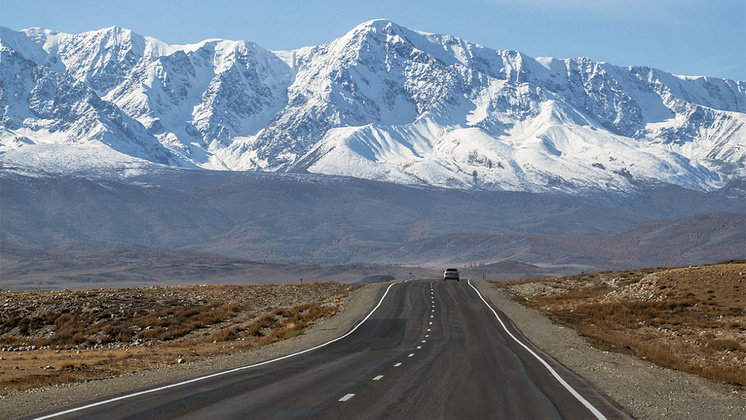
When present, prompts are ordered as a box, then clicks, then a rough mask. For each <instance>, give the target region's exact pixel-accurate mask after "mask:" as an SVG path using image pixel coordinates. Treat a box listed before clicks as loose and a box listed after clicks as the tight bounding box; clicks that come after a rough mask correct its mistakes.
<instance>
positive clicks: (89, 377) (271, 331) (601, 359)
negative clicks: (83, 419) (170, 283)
mask: <svg viewBox="0 0 746 420" xmlns="http://www.w3.org/2000/svg"><path fill="white" fill-rule="evenodd" d="M739 264H741V266H743V263H739ZM731 268H732V267H731ZM693 269H694V267H693ZM699 269H700V270H704V268H699ZM738 269H740V270H741V271H742V272H746V268H743V267H741V268H738ZM682 270H685V269H682ZM736 273H738V272H736ZM628 274H629V275H631V273H628ZM650 274H652V273H648V275H650ZM620 275H621V274H617V276H620ZM596 276H597V277H599V278H606V277H603V276H601V275H600V274H599V275H596ZM661 276H663V275H661ZM643 277H644V276H643ZM659 278H660V277H659ZM580 280H581V279H580V278H572V281H568V280H567V279H564V280H554V281H560V283H563V282H564V283H566V284H571V285H575V286H577V285H578V284H581V281H580ZM638 280H639V279H638ZM550 282H551V281H550V280H546V279H545V280H542V281H541V282H539V281H535V282H534V283H536V284H545V285H546V284H548V283H550ZM475 283H476V285H477V287H478V288H479V290H480V291H481V293H483V294H484V296H485V298H486V299H487V300H488V301H490V302H491V303H492V304H493V305H495V306H496V307H497V308H499V309H500V310H502V311H503V312H504V313H506V314H507V315H508V316H509V317H510V318H511V320H512V321H513V322H514V323H515V324H516V325H517V326H518V327H519V328H520V329H521V330H522V332H523V333H524V334H525V335H526V337H527V338H529V339H530V340H531V341H533V342H534V343H535V344H536V345H537V346H539V347H540V348H542V349H543V350H544V351H546V352H547V353H549V354H551V355H552V356H553V357H554V358H556V359H557V360H558V361H560V362H561V363H563V364H565V365H566V366H567V367H569V368H571V369H573V370H574V371H575V372H577V373H578V374H580V375H581V376H584V377H585V378H587V379H589V380H590V381H591V382H592V383H593V384H594V385H595V386H596V387H597V388H599V389H600V390H602V391H603V392H605V393H606V394H607V395H609V396H610V397H611V398H612V399H613V400H614V401H616V402H617V403H618V404H619V405H620V406H622V407H623V408H624V409H625V410H626V411H628V412H629V413H631V414H632V415H633V416H635V417H636V418H642V419H644V418H742V416H743V415H744V413H746V392H745V391H744V388H743V386H739V385H727V384H723V383H719V382H714V381H711V380H707V379H703V378H702V377H700V376H697V375H694V374H690V373H685V372H682V371H677V370H673V369H668V368H663V367H660V366H659V365H656V364H654V363H652V362H651V361H649V360H644V359H641V358H639V357H636V356H633V355H631V354H625V353H624V352H616V351H608V350H600V349H597V348H594V347H592V346H591V345H590V344H589V342H588V341H587V339H584V338H583V337H581V335H579V334H578V333H577V332H576V331H575V330H573V329H571V328H567V327H565V326H563V325H559V324H557V323H555V322H553V321H552V320H550V319H549V318H548V317H547V316H546V315H545V314H543V313H542V312H541V311H539V310H536V309H532V308H528V307H526V306H524V305H521V304H519V303H516V302H515V301H514V300H512V299H511V297H510V296H509V294H513V295H514V296H513V299H517V296H518V295H517V294H516V292H515V288H516V286H519V285H518V284H506V285H503V284H496V283H493V282H486V281H476V282H475ZM622 283H623V282H622ZM633 283H634V282H632V281H631V280H630V281H628V282H627V283H626V284H627V285H630V284H633ZM386 284H387V283H372V284H368V285H365V286H361V287H358V288H356V289H354V290H353V289H350V288H349V286H346V285H337V284H333V283H316V284H309V285H303V286H300V285H276V286H269V285H258V286H257V287H264V288H268V290H262V293H260V294H257V296H261V299H264V300H258V301H256V300H255V301H253V302H254V303H253V305H254V306H252V308H253V309H251V310H246V308H247V307H242V308H241V306H240V305H241V303H240V302H241V298H243V299H247V296H250V295H253V293H252V292H250V288H251V287H254V286H241V287H240V288H235V289H231V288H230V287H228V286H210V287H207V288H203V287H186V288H173V287H169V288H147V289H117V290H118V292H119V294H120V295H122V294H126V295H128V296H129V297H130V298H131V297H132V296H131V295H133V294H135V295H139V296H140V301H141V302H149V305H150V306H153V302H158V300H159V299H160V300H161V301H163V302H164V303H165V302H167V301H168V300H169V299H171V300H174V302H171V303H172V305H171V306H173V307H174V309H175V310H174V311H173V314H172V315H169V314H166V313H164V314H161V316H160V318H162V319H161V320H168V319H169V317H170V316H175V315H178V314H180V315H181V317H182V318H183V317H186V318H187V319H188V318H195V317H199V316H200V315H197V314H192V315H189V314H188V313H187V312H180V311H179V306H178V304H175V303H176V302H189V305H191V306H198V307H199V306H200V305H203V307H207V306H209V307H210V308H212V307H213V305H217V304H218V303H221V306H215V307H218V308H224V309H223V311H224V312H225V313H226V314H227V315H226V320H222V321H215V323H214V324H213V325H218V324H219V325H221V328H220V329H218V328H213V327H209V326H207V327H205V326H203V327H201V328H195V330H194V331H191V332H189V333H187V334H184V335H183V336H182V337H180V338H177V339H174V340H166V341H165V342H164V341H163V340H162V339H163V338H165V337H166V335H162V336H161V335H160V334H164V333H165V332H166V331H168V330H171V329H172V328H171V327H169V329H168V330H163V329H162V330H159V334H158V336H160V339H161V342H158V340H159V338H155V339H154V340H155V341H153V342H152V343H150V344H148V342H147V340H148V339H147V337H149V336H151V335H152V336H156V334H155V333H151V334H148V333H147V332H148V331H153V330H156V329H157V327H158V325H157V324H158V317H156V318H155V320H151V321H152V322H153V324H151V325H149V327H150V328H148V326H145V328H142V329H141V331H139V332H137V333H135V334H134V336H135V337H137V335H138V334H140V337H141V338H142V340H143V343H141V344H138V345H137V346H132V345H130V346H125V345H124V344H123V343H119V344H117V343H116V342H113V343H107V344H106V345H103V344H100V343H99V345H98V348H96V344H95V343H93V341H90V342H88V344H85V345H83V343H78V344H77V348H76V347H75V345H73V346H68V347H66V348H61V349H56V348H52V347H50V348H46V346H52V345H54V346H57V344H53V343H50V344H46V346H45V345H43V343H41V342H39V346H37V348H36V349H35V350H34V349H29V345H33V344H30V343H26V345H23V346H22V345H21V343H19V342H16V343H15V344H13V345H12V346H13V351H7V350H8V349H9V347H10V346H11V344H9V341H10V340H9V337H11V336H13V335H16V336H17V334H15V333H13V332H5V333H3V334H2V335H1V336H0V339H2V340H3V342H4V343H5V344H2V346H3V348H5V349H6V351H5V352H2V353H0V355H2V360H0V364H1V365H0V372H3V374H2V375H1V377H0V384H1V387H2V389H3V390H2V394H1V395H0V413H2V415H0V417H3V418H5V417H7V418H13V417H17V416H22V415H26V414H29V413H33V412H35V411H38V410H40V409H44V408H48V407H55V406H62V405H65V404H71V403H75V402H76V401H83V400H87V399H90V398H94V397H96V396H98V395H107V394H114V393H123V392H127V391H132V390H137V389H142V388H145V387H147V388H150V387H154V386H157V385H161V384H165V383H170V382H175V381H177V380H183V379H185V378H189V377H195V376H200V375H205V374H208V373H212V372H216V371H220V370H226V369H230V368H234V367H238V366H244V365H247V364H251V363H254V362H257V361H261V360H267V359H270V358H273V357H277V356H279V355H282V354H289V353H291V352H293V351H297V350H299V349H302V348H308V347H311V346H313V345H315V344H317V343H320V342H323V341H325V340H328V339H330V338H333V337H336V336H339V335H341V334H342V333H344V331H346V330H347V329H349V328H350V327H351V326H352V325H353V324H354V323H356V322H357V321H358V320H359V319H361V318H362V317H363V316H364V315H365V314H366V313H367V311H369V310H370V308H371V307H372V306H373V303H374V301H375V299H376V296H377V295H380V293H381V291H382V289H381V287H382V286H384V285H386ZM521 284H523V286H520V287H523V288H524V289H525V290H544V292H543V293H545V294H547V293H546V290H548V289H546V287H544V288H543V289H540V288H538V287H533V286H526V285H527V284H531V283H530V282H524V283H521ZM641 284H642V283H641ZM656 284H658V283H656ZM505 286H507V287H508V289H506V288H505ZM301 287H302V288H307V289H300V288H301ZM520 287H519V289H520ZM555 287H557V286H555ZM681 287H683V285H682V286H681ZM641 289H645V288H644V287H641ZM257 290H258V289H257ZM594 290H595V289H594ZM708 290H709V289H706V290H704V291H705V292H708ZM309 291H313V292H312V293H304V292H309ZM506 292H508V293H506ZM44 293H47V294H49V295H50V296H54V295H55V294H59V293H62V292H3V295H2V300H0V304H2V305H5V303H8V304H9V305H6V306H0V313H1V315H2V317H3V319H4V320H5V319H9V317H10V315H9V312H8V308H9V307H12V308H16V309H14V310H16V311H19V310H21V308H23V309H24V310H30V309H29V308H31V307H32V305H31V304H30V302H31V301H29V300H22V299H20V296H21V294H26V295H24V296H26V297H25V298H24V299H32V298H31V296H35V297H33V299H39V296H41V295H43V294H44ZM65 293H73V294H78V295H82V294H84V293H85V292H71V291H68V292H65ZM88 293H99V295H97V299H98V302H100V304H98V305H88V306H89V308H90V309H91V310H90V311H89V312H90V313H94V312H93V309H94V308H97V307H99V308H100V309H99V310H98V311H97V312H95V313H102V312H104V313H106V314H107V315H108V317H109V318H110V319H112V313H114V312H115V311H113V310H110V309H107V308H108V306H107V305H106V300H105V299H102V297H105V296H108V297H109V298H110V300H115V299H111V297H112V296H115V295H116V293H114V292H113V291H112V290H109V291H88ZM554 293H555V294H559V293H558V292H557V291H555V292H554ZM717 293H718V290H716V296H718V294H717ZM107 294H108V295H107ZM303 295H309V296H310V298H309V299H308V301H305V300H302V299H301V298H299V296H303ZM737 295H739V296H743V293H742V292H740V294H737ZM228 296H236V297H238V299H236V301H235V302H234V304H237V305H239V306H238V307H237V308H234V310H235V313H232V314H231V312H232V311H231V308H230V306H229V307H225V305H226V304H228V303H229V302H227V301H226V302H223V300H225V299H227V298H228ZM120 297H123V296H120ZM80 298H81V299H83V296H81V297H80ZM148 299H155V301H149V300H148ZM221 299H223V300H221ZM16 300H17V301H18V302H19V303H21V302H22V304H19V305H16V304H13V305H11V304H10V303H11V302H15V301H16ZM130 300H131V299H130ZM517 300H519V301H520V300H521V299H517ZM91 302H93V301H91ZM200 302H203V303H200ZM216 302H217V303H216ZM278 302H290V304H281V303H278ZM313 302H319V303H320V305H319V306H317V307H316V308H318V309H324V308H326V309H328V310H331V312H329V311H315V310H312V309H311V308H312V306H311V305H309V303H313ZM205 305H207V306H205ZM77 306H79V307H86V305H85V304H78V305H77ZM38 307H39V308H41V307H43V305H39V306H38ZM239 308H241V310H238V309H239ZM63 309H64V308H63ZM67 309H68V312H67V313H74V310H73V307H68V308H67ZM3 311H4V312H3ZM107 311H108V312H107ZM125 312H126V311H125ZM208 312H209V311H208ZM242 312H247V313H250V315H251V316H248V315H247V316H243V315H241V316H239V315H236V314H237V313H242ZM303 312H306V313H311V312H313V313H314V314H315V315H318V316H319V317H318V318H317V319H316V320H315V321H309V320H308V319H307V320H306V321H303V319H302V316H301V315H302V313H303ZM332 312H336V314H335V315H334V316H332V317H328V315H329V314H331V313H332ZM41 315H42V314H41V313H37V314H36V315H35V316H36V318H39V319H41V318H42V316H41ZM267 315H271V317H272V318H274V319H275V321H276V325H275V327H277V328H272V327H270V326H266V327H261V328H260V329H259V330H258V331H260V332H261V334H262V335H261V336H259V335H257V336H253V337H254V338H257V340H254V341H252V338H251V337H252V335H251V334H252V332H257V330H256V329H252V328H253V327H252V326H256V325H257V321H259V320H260V319H262V318H264V320H265V321H268V317H267ZM315 315H314V316H315ZM59 317H60V316H58V317H56V318H55V321H57V320H58V319H59ZM312 317H313V316H312ZM32 318H33V316H32V317H30V318H27V319H32ZM46 318H51V317H46ZM46 318H44V319H46ZM65 318H66V317H65ZM114 318H116V315H115V317H114ZM146 318H147V317H146ZM141 320H142V319H141ZM231 320H233V321H231ZM64 321H65V320H64V319H62V320H59V322H58V324H62V326H55V327H52V326H49V327H48V329H49V330H50V331H51V330H53V329H54V330H55V331H60V330H61V329H62V327H63V326H64V325H65V324H64ZM192 321H195V320H194V319H192ZM39 322H41V321H39ZM231 322H232V323H231ZM304 322H308V324H310V323H314V324H315V325H314V326H313V327H311V328H308V329H305V330H303V333H302V334H301V333H300V332H299V331H300V329H299V328H296V326H297V325H298V324H303V323H304ZM647 322H649V321H647ZM221 323H224V324H221ZM291 324H296V325H291ZM53 325H57V324H54V323H53ZM134 325H135V324H134V323H133V324H131V325H130V327H129V328H130V329H131V330H132V331H134V330H135V329H136V328H139V327H141V326H139V324H138V326H137V327H135V326H134ZM175 325H176V324H174V326H175ZM195 325H198V323H197V324H195ZM739 325H740V324H739ZM161 326H162V325H161ZM232 327H236V328H235V329H232ZM28 328H29V330H33V328H32V325H31V323H30V324H29V325H28ZM104 328H105V327H102V328H101V329H102V330H103V329H104ZM174 328H175V327H174ZM17 330H18V326H16V327H15V330H14V331H16V332H17ZM219 330H221V331H231V330H232V331H234V333H235V334H236V336H234V337H230V336H229V335H226V336H224V337H222V338H221V337H217V335H216V334H219V333H220V331H219ZM294 331H295V332H294ZM580 331H581V334H583V332H582V330H580ZM710 331H711V330H710ZM741 331H742V330H741ZM102 335H103V334H102V333H101V332H98V333H92V334H90V335H89V336H87V337H86V339H87V340H88V339H92V338H93V337H96V336H99V337H101V336H102ZM73 336H74V334H73ZM71 337H72V336H71ZM156 337H157V336H156ZM16 338H17V337H16ZM280 338H289V339H286V340H282V341H278V342H273V341H276V340H277V339H280ZM179 340H191V341H188V342H186V341H184V342H182V344H185V345H183V346H182V347H179V345H175V343H176V342H178V341H179ZM73 341H74V340H73ZM168 341H172V342H171V343H169V342H168ZM270 342H273V343H272V344H270V345H262V344H269V343H270ZM91 343H93V345H92V346H91ZM59 345H60V346H63V345H62V344H61V343H60V344H59ZM117 345H118V346H119V348H117ZM250 347H253V348H252V349H251V350H247V349H248V348H250ZM191 350H194V351H191ZM729 351H735V350H729ZM78 352H80V353H78ZM144 353H148V354H149V357H151V359H150V360H151V364H149V365H148V364H144V363H143V360H145V359H144V358H143V354H144ZM228 353H230V354H228ZM627 353H629V352H627ZM221 354H222V355H221ZM48 357H51V358H52V359H48ZM62 359H64V361H62ZM178 359H183V362H184V363H179V360H178ZM58 361H60V362H58ZM123 361H128V363H132V364H130V365H126V367H123V366H124V365H122V363H123ZM15 366H18V369H15ZM66 366H67V367H66ZM741 366H743V365H741ZM22 373H25V374H27V376H26V378H25V379H22V378H20V377H19V376H17V375H20V374H22ZM62 373H64V374H65V375H69V376H68V377H67V378H66V379H65V380H64V381H63V380H61V379H62V378H63V376H64V375H63V374H62ZM75 374H78V375H79V376H77V377H76V376H75ZM45 375H47V376H48V377H51V378H56V379H55V380H47V382H46V383H48V384H50V383H57V384H56V385H48V386H45V387H41V388H38V387H39V386H41V385H43V384H44V381H43V380H40V379H39V378H41V377H43V376H45ZM13 378H15V379H13ZM96 378H108V379H98V380H96ZM65 381H70V382H71V383H60V382H65ZM76 381H77V382H76ZM81 381H82V382H81ZM28 388H33V389H28ZM23 389H26V390H23Z"/></svg>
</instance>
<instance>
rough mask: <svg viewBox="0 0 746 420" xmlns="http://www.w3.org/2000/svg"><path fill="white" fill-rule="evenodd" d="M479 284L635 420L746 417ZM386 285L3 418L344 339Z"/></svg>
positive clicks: (19, 398) (4, 400) (725, 397)
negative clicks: (301, 323) (316, 317)
mask: <svg viewBox="0 0 746 420" xmlns="http://www.w3.org/2000/svg"><path fill="white" fill-rule="evenodd" d="M473 283H474V284H475V285H476V287H477V288H478V289H479V291H480V292H481V293H482V294H483V296H484V297H485V299H487V300H488V301H489V302H491V303H492V304H493V305H494V306H495V307H497V308H499V309H500V310H501V311H503V312H504V313H505V314H506V315H507V316H508V317H510V318H511V320H512V321H513V322H514V323H515V325H516V326H517V327H518V328H519V329H520V330H521V331H522V332H523V334H524V335H525V336H526V337H527V338H528V339H529V340H531V341H532V342H533V343H534V344H536V345H537V346H538V347H540V348H541V349H543V350H544V351H546V352H547V353H549V354H551V355H552V356H553V357H554V358H555V359H556V360H558V361H559V362H560V363H562V364H564V365H565V366H567V367H568V368H570V369H572V370H573V371H575V372H576V373H578V374H579V375H581V376H583V377H584V378H586V379H588V380H589V381H591V382H592V383H593V384H594V385H595V386H596V387H597V388H598V389H600V390H602V391H603V392H605V393H606V394H607V395H609V396H610V397H611V398H612V399H614V400H615V401H616V402H617V403H618V404H619V405H621V406H622V407H623V408H624V409H625V410H627V411H628V412H629V413H631V414H632V415H633V416H634V417H636V418H639V419H654V418H655V419H657V418H676V419H695V418H696V419H700V418H710V419H729V418H737V419H741V418H744V415H745V414H746V400H743V399H740V398H738V397H737V396H736V395H735V391H736V388H734V387H729V386H725V385H720V384H717V383H713V382H711V381H707V380H705V379H702V378H699V377H697V376H695V375H691V374H687V373H683V372H678V371H673V370H669V369H663V368H660V367H657V366H655V365H653V364H650V363H648V362H646V361H644V360H640V359H637V358H635V357H632V356H628V355H622V354H616V353H610V352H605V351H601V350H597V349H594V348H592V347H591V346H590V345H589V344H588V343H587V342H586V341H585V340H583V339H582V338H581V337H580V336H578V334H577V333H576V332H575V331H574V330H571V329H568V328H563V327H561V326H558V325H556V324H553V323H552V322H551V321H549V320H548V319H547V318H546V317H544V316H543V315H542V314H541V313H539V312H538V311H535V310H532V309H528V308H526V307H524V306H521V305H520V304H517V303H515V302H513V301H512V300H510V298H508V297H507V296H506V295H505V293H503V291H502V290H500V289H499V288H498V287H497V286H495V285H494V284H492V283H489V282H484V281H474V282H473ZM388 284H390V283H388V282H387V283H374V284H368V285H365V286H364V287H362V288H360V289H358V290H356V291H355V292H353V293H351V294H350V295H349V296H347V297H346V298H345V299H344V301H343V303H342V305H341V307H340V309H339V311H338V312H337V314H336V315H335V316H334V317H332V318H329V319H326V320H324V321H321V322H319V323H317V324H316V325H314V326H313V327H312V328H310V329H309V330H308V331H307V332H306V333H305V334H303V335H301V336H298V337H296V338H293V339H290V340H286V341H282V342H278V343H274V344H271V345H268V346H263V347H258V348H255V349H252V350H250V351H246V352H241V353H238V354H234V355H230V356H221V357H216V358H210V359H206V360H202V361H198V362H193V363H187V364H183V365H171V366H168V367H164V368H160V369H155V370H151V371H146V372H140V373H136V374H129V375H123V376H118V377H115V378H110V379H104V380H96V381H88V382H83V383H75V384H65V385H56V386H49V387H45V388H40V389H35V390H31V391H27V392H22V393H18V394H11V395H6V396H4V397H0V418H15V417H19V416H25V415H29V414H32V413H35V412H39V411H42V410H47V409H51V408H54V407H63V406H66V405H70V404H79V403H81V402H83V401H89V400H92V399H95V398H98V397H101V396H106V395H123V394H126V393H131V392H135V391H138V390H142V389H148V388H154V387H158V386H162V385H166V384H169V383H174V382H178V381H182V380H186V379H189V378H194V377H199V376H204V375H208V374H211V373H215V372H220V371H224V370H228V369H232V368H236V367H240V366H246V365H250V364H253V363H257V362H260V361H263V360H269V359H272V358H275V357H279V356H282V355H286V354H290V353H293V352H296V351H299V350H302V349H306V348H309V347H313V346H315V345H317V344H320V343H323V342H326V341H328V340H330V339H333V338H335V337H338V336H340V335H342V334H343V333H344V332H346V331H347V330H349V329H350V328H351V327H352V326H353V325H354V324H355V323H357V322H358V321H359V320H361V319H362V318H363V317H364V316H365V315H367V313H368V312H369V311H370V309H371V308H372V307H373V305H374V304H375V303H376V302H377V300H378V299H379V298H380V296H381V295H382V294H383V291H384V290H385V287H387V286H388Z"/></svg>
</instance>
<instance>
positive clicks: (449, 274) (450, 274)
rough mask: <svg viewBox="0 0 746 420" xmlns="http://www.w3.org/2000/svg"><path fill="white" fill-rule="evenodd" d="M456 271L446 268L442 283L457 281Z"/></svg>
mask: <svg viewBox="0 0 746 420" xmlns="http://www.w3.org/2000/svg"><path fill="white" fill-rule="evenodd" d="M458 274H459V273H458V270H457V269H455V268H446V271H444V272H443V281H446V280H456V281H459V278H458Z"/></svg>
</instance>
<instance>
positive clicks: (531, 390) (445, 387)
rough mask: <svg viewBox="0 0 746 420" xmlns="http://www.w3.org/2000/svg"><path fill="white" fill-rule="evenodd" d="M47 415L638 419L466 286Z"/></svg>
mask: <svg viewBox="0 0 746 420" xmlns="http://www.w3.org/2000/svg"><path fill="white" fill-rule="evenodd" d="M43 414H44V416H49V417H47V418H105V419H107V420H113V419H120V418H121V419H133V418H135V419H140V418H143V419H144V418H163V419H172V418H195V419H201V418H221V419H229V418H237V419H245V418H256V419H268V418H309V417H315V418H325V419H352V418H371V419H373V418H383V419H391V418H415V419H439V418H442V419H459V418H479V419H483V418H572V419H581V418H590V419H594V418H628V416H627V415H626V414H625V413H624V412H622V411H621V410H619V409H618V408H616V406H615V405H614V404H612V403H611V402H609V401H608V400H607V399H606V398H605V397H604V396H602V395H600V394H599V393H598V392H597V391H595V390H594V389H593V388H592V387H591V386H590V385H589V384H588V383H586V382H585V381H584V380H582V379H581V378H579V377H578V376H577V375H575V374H573V373H572V372H571V371H569V370H567V369H565V368H563V367H562V366H561V365H560V364H558V363H557V362H555V361H553V360H551V359H550V358H548V357H547V356H546V355H544V354H543V353H542V352H541V351H540V350H538V349H536V348H534V347H533V346H532V345H531V344H530V343H528V342H527V340H525V338H523V337H522V336H521V335H520V333H519V332H518V331H517V330H516V329H515V327H513V326H512V323H511V322H510V321H509V320H508V319H507V318H506V317H505V316H504V315H503V314H501V313H499V312H498V311H496V310H495V309H494V308H492V307H491V306H489V305H488V304H487V302H486V301H484V300H483V299H482V297H481V295H480V294H479V293H478V291H477V290H476V289H475V288H474V287H473V286H472V285H471V284H469V283H467V282H466V281H460V282H455V281H448V282H444V281H442V280H440V281H409V282H402V283H395V284H392V285H391V286H389V287H388V288H385V289H383V290H382V297H381V299H380V300H379V301H378V302H377V306H376V307H375V308H374V310H373V311H372V312H371V313H370V314H369V316H368V317H367V318H366V320H365V321H364V322H362V323H361V324H358V325H357V326H356V328H355V329H354V330H353V331H351V332H350V333H348V334H345V335H344V336H343V337H341V338H338V339H336V340H333V341H332V342H329V343H326V344H324V345H322V346H319V347H317V348H314V349H311V350H308V351H304V352H301V353H298V354H295V355H289V356H286V357H283V358H280V359H276V360H274V361H269V362H265V363H260V364H256V365H252V366H246V367H243V368H239V369H234V370H231V371H227V372H222V373H219V374H215V375H210V376H207V377H202V378H196V379H194V380H192V381H187V382H183V383H179V384H173V385H170V386H167V387H162V388H158V389H154V390H144V391H143V392H140V393H136V394H131V395H123V396H114V397H111V398H110V399H108V400H102V401H98V402H91V403H90V404H88V405H86V406H83V407H66V408H60V409H59V411H58V412H56V413H43Z"/></svg>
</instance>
